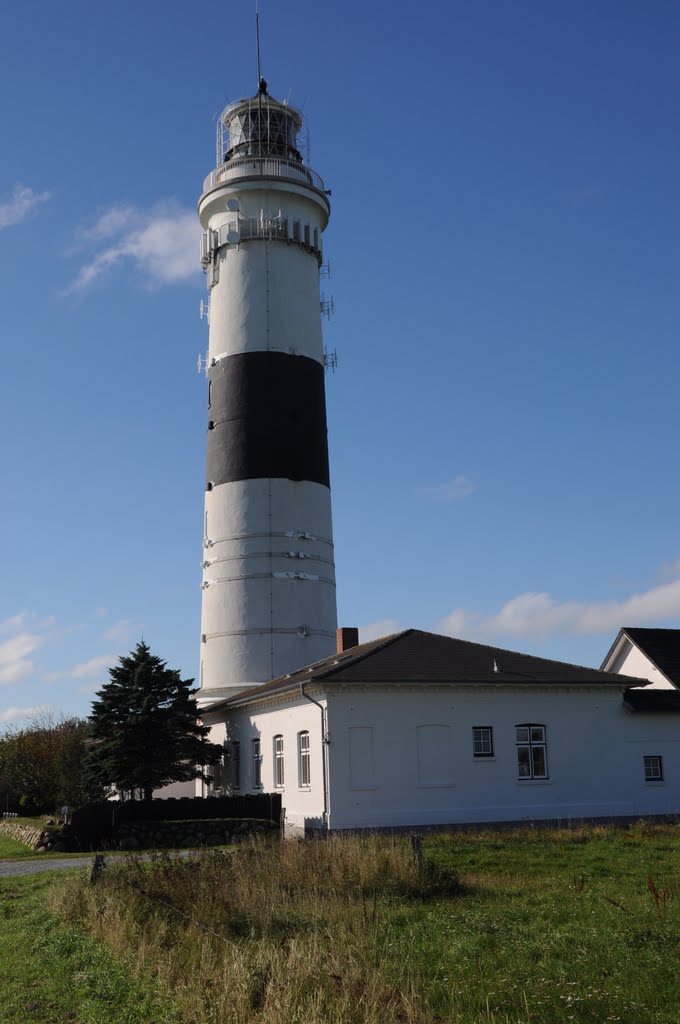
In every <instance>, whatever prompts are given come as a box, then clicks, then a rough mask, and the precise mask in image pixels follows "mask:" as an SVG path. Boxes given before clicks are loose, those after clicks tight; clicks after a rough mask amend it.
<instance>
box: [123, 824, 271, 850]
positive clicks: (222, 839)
mask: <svg viewBox="0 0 680 1024" xmlns="http://www.w3.org/2000/svg"><path fill="white" fill-rule="evenodd" d="M278 832H279V826H278V825H276V824H275V823H274V822H270V821H252V820H250V819H244V820H241V821H239V820H238V819H234V820H232V819H215V820H212V821H211V820H210V819H207V820H206V819H198V820H196V821H130V822H128V823H127V824H125V825H121V826H120V828H119V829H118V836H117V841H116V840H114V842H115V843H116V845H117V846H118V848H119V849H121V850H141V849H154V848H155V849H163V848H173V849H178V848H179V849H191V848H195V847H197V846H222V845H223V844H225V843H233V842H239V841H240V840H241V839H244V838H245V837H246V836H248V835H262V836H264V835H276V834H278Z"/></svg>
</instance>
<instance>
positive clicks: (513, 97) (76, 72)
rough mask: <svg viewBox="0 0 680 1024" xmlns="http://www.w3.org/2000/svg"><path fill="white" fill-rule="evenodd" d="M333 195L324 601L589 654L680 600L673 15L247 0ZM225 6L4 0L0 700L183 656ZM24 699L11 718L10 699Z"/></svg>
mask: <svg viewBox="0 0 680 1024" xmlns="http://www.w3.org/2000/svg"><path fill="white" fill-rule="evenodd" d="M260 11H261V23H262V50H263V65H264V68H263V69H264V73H265V75H266V77H267V79H268V81H269V84H270V89H271V92H272V93H273V94H274V95H276V96H278V97H281V98H286V97H290V100H291V102H293V103H295V104H297V105H298V106H300V107H302V109H303V112H304V114H305V116H306V118H308V122H309V129H310V163H311V166H312V167H313V168H314V169H315V170H317V171H318V172H319V173H320V174H321V175H322V176H323V177H324V179H325V181H326V184H327V186H328V187H330V188H331V189H332V192H333V197H332V201H333V212H332V220H331V225H330V227H329V229H328V232H327V235H326V253H327V256H328V257H329V259H330V262H331V269H332V277H331V280H330V282H327V283H326V285H327V287H325V289H324V290H325V291H327V292H328V293H329V294H332V295H333V296H334V299H335V309H336V313H335V317H334V319H333V321H332V322H331V323H330V324H329V325H328V326H327V328H326V330H325V336H326V344H327V346H328V347H330V348H337V351H338V357H339V368H338V371H337V373H336V374H335V375H334V376H329V377H328V381H327V383H328V406H329V429H330V451H331V467H332V479H333V510H334V524H335V539H336V562H337V579H338V604H339V618H340V621H341V623H342V624H346V625H353V624H357V625H360V626H362V627H365V629H364V634H363V635H364V636H365V637H368V636H371V635H376V634H379V633H380V632H389V631H391V630H392V629H394V628H402V627H407V626H417V627H420V628H425V629H435V630H440V631H448V632H451V633H453V634H455V635H459V636H463V637H466V638H470V639H480V640H482V641H484V642H495V643H498V644H501V645H503V646H508V647H512V648H516V649H518V650H525V651H529V652H533V653H538V654H544V655H547V656H551V657H556V658H561V659H565V660H570V661H575V662H582V663H584V664H591V665H592V664H598V663H599V662H600V660H601V658H602V657H603V655H604V654H605V652H606V650H607V648H608V646H609V643H610V642H611V640H612V639H613V636H614V635H615V633H616V631H617V629H618V627H619V626H620V625H622V624H624V623H625V624H628V625H673V626H675V625H678V624H680V623H679V619H680V536H679V530H678V524H679V523H680V474H678V472H677V438H678V381H679V380H680V355H679V352H678V333H679V331H678V329H679V327H680V301H679V299H678V295H679V289H678V270H679V267H680V242H679V239H680V230H679V228H680V224H679V220H680V188H679V186H678V182H679V181H680V147H679V144H678V135H677V121H678V105H679V104H678V98H679V96H680V70H679V67H678V61H677V50H678V44H679V43H680V7H679V6H678V5H677V3H675V2H670V0H656V2H655V3H653V4H643V3H641V2H637V3H633V2H628V0H600V2H598V3H597V4H593V3H592V2H590V0H569V2H566V0H515V2H513V3H509V2H507V0H475V2H472V0H469V2H466V3H461V2H452V3H448V4H443V3H431V2H421V3H418V4H416V3H414V2H411V0H405V2H402V3H398V4H395V3H394V2H392V3H387V2H383V0H379V2H374V3H371V4H370V5H369V4H365V3H359V2H357V0H346V2H344V3H342V4H339V3H328V2H324V0H316V2H314V3H312V2H311V0H298V2H292V0H291V2H285V3H284V2H282V0H261V6H260ZM253 23H254V3H253V2H250V0H248V2H246V0H233V2H231V3H225V4H222V5H216V6H214V7H213V8H210V9H206V8H205V7H202V8H198V7H196V5H193V4H192V5H190V4H188V3H179V2H175V0H163V2H162V3H161V2H160V0H145V2H144V3H143V4H139V3H134V4H133V3H131V2H130V0H120V2H119V3H117V4H115V5H99V4H92V3H85V2H82V0H68V2H66V3H64V4H59V5H57V4H54V3H52V2H47V0H37V2H34V3H32V4H31V5H27V6H25V7H24V8H21V7H20V6H19V5H8V6H6V7H5V9H4V10H3V13H2V32H0V97H1V99H0V104H1V106H2V111H1V113H2V126H3V140H2V141H3V160H2V162H1V164H0V280H1V281H2V302H1V303H0V337H1V339H2V346H3V372H2V374H1V375H0V417H1V424H0V425H1V430H2V439H3V443H2V450H3V460H2V465H3V478H4V488H3V490H4V500H3V501H2V503H0V538H1V541H0V544H1V548H0V551H1V576H2V584H3V585H2V588H1V590H0V725H1V724H2V723H3V722H4V723H17V724H20V723H21V721H23V720H25V715H26V714H27V713H30V711H29V710H27V709H31V708H36V707H40V706H43V705H49V706H51V707H53V708H55V709H59V710H63V711H65V712H67V713H86V712H87V709H88V705H89V701H90V699H91V696H92V692H93V690H94V689H95V688H96V687H97V684H98V683H99V684H100V683H101V682H102V681H104V680H105V678H106V666H107V665H108V664H111V663H113V661H115V658H116V657H117V656H118V655H119V654H121V653H125V652H126V651H127V650H129V649H130V647H131V646H132V645H133V644H134V643H135V641H136V640H137V639H139V638H140V637H141V636H144V638H145V639H146V640H147V641H148V642H149V643H150V644H151V646H152V648H153V649H154V651H156V652H157V653H158V654H160V655H161V656H162V657H163V658H165V659H166V660H167V661H168V663H169V664H170V665H171V666H173V667H177V668H179V669H181V671H182V672H183V674H184V675H185V676H195V675H196V673H197V665H198V656H199V620H200V593H201V592H200V561H201V554H202V552H201V523H202V501H203V477H204V440H205V380H204V378H202V377H199V376H198V375H197V373H196V358H197V355H198V353H199V352H202V351H205V348H206V344H207V334H206V325H205V321H201V320H200V319H199V316H198V307H199V303H200V300H201V299H202V298H204V297H205V286H204V279H203V276H202V274H201V272H200V267H199V264H198V260H197V257H196V252H197V248H196V246H197V238H198V223H197V219H196V217H195V203H196V199H197V196H198V194H199V192H200V187H201V183H202V181H203V178H204V177H205V175H206V174H208V172H209V171H210V170H211V169H212V167H213V164H214V117H215V115H216V114H217V113H218V111H219V110H221V108H222V107H223V106H224V105H225V104H226V102H227V101H228V100H232V99H236V98H238V97H239V96H242V95H246V94H249V93H252V92H254V90H255V84H256V82H255V79H256V74H255V51H254V30H253ZM22 716H24V717H22Z"/></svg>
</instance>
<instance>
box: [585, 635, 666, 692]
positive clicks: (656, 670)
mask: <svg viewBox="0 0 680 1024" xmlns="http://www.w3.org/2000/svg"><path fill="white" fill-rule="evenodd" d="M601 667H602V670H604V671H606V672H614V673H617V674H625V675H633V676H641V677H642V678H643V679H647V680H649V683H650V684H651V686H652V687H653V688H655V689H680V629H647V628H643V627H639V626H635V627H633V626H624V627H623V628H622V629H621V630H619V633H618V635H617V637H616V639H615V640H614V643H613V644H612V646H611V647H610V649H609V651H608V652H607V655H606V656H605V659H604V661H603V662H602V666H601Z"/></svg>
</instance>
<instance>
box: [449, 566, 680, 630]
mask: <svg viewBox="0 0 680 1024" xmlns="http://www.w3.org/2000/svg"><path fill="white" fill-rule="evenodd" d="M671 618H680V580H674V581H673V582H672V583H665V584H663V585H661V586H658V587H652V588H651V589H650V590H645V591H642V592H641V593H638V594H631V596H630V597H627V598H625V599H624V600H623V601H590V602H586V601H561V602H560V601H555V600H554V599H553V598H552V597H550V595H549V594H546V593H531V592H530V593H526V594H518V595H517V597H513V598H512V599H511V600H510V601H508V602H507V603H506V604H504V605H503V607H502V608H501V609H500V610H499V611H498V612H495V613H494V614H492V615H484V614H482V613H480V612H474V611H467V610H466V609H464V608H456V609H454V610H453V611H452V612H451V613H450V614H449V615H447V616H446V617H445V618H444V619H442V620H441V621H440V622H439V623H438V626H437V628H438V629H439V631H440V632H442V633H448V634H450V635H451V636H460V637H467V638H468V639H491V640H494V639H497V638H498V637H499V636H512V637H527V636H548V635H550V634H554V633H570V634H579V635H595V634H598V633H611V632H614V631H616V630H618V629H619V628H620V627H621V626H643V625H645V624H647V623H649V624H656V623H659V622H665V621H666V620H668V619H671Z"/></svg>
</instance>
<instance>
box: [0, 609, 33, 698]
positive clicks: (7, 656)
mask: <svg viewBox="0 0 680 1024" xmlns="http://www.w3.org/2000/svg"><path fill="white" fill-rule="evenodd" d="M14 619H15V620H19V619H20V616H15V617H14ZM7 621H8V622H11V621H12V620H10V619H8V620H7ZM42 642H43V637H41V636H40V635H39V634H38V633H30V632H28V631H24V632H22V633H17V634H16V636H12V637H10V638H9V640H4V641H3V642H2V643H0V686H7V685H9V684H10V683H17V682H19V680H20V679H25V678H26V676H28V675H30V674H31V672H32V671H33V662H32V661H31V659H30V655H31V654H33V652H34V651H36V650H37V649H38V647H40V645H41V644H42Z"/></svg>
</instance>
